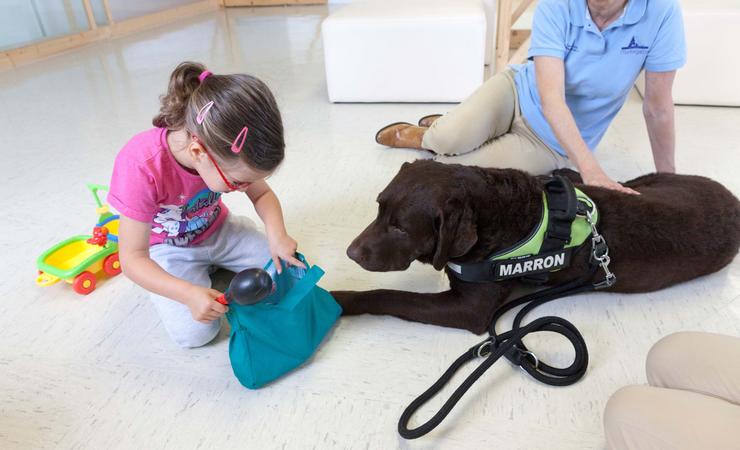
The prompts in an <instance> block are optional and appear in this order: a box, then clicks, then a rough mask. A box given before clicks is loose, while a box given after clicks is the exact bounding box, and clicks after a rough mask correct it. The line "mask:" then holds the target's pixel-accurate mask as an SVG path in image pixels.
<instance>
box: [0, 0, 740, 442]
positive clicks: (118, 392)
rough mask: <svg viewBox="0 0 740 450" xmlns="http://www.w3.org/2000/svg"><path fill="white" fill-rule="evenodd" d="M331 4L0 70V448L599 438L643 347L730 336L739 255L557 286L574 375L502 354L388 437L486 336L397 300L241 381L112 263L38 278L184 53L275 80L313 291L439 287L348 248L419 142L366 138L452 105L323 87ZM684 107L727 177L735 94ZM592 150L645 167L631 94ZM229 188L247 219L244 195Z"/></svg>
mask: <svg viewBox="0 0 740 450" xmlns="http://www.w3.org/2000/svg"><path fill="white" fill-rule="evenodd" d="M325 14H326V7H303V8H265V9H256V10H249V9H241V10H228V11H227V12H226V13H224V12H215V13H212V14H209V15H205V16H202V17H199V18H197V19H194V20H190V21H187V22H185V23H180V24H177V25H172V26H168V27H165V28H163V29H161V30H158V31H151V32H145V33H140V34H138V35H136V36H133V37H128V38H124V39H119V40H115V41H111V42H105V43H100V44H96V45H93V46H90V47H86V48H84V49H82V50H79V51H76V52H72V53H67V54H65V55H62V56H58V57H55V58H53V59H49V60H46V61H43V62H40V63H37V64H34V65H30V66H26V67H23V68H21V69H18V70H15V71H11V72H4V73H0V140H1V142H2V147H1V149H0V152H1V153H0V154H1V155H2V158H1V161H2V173H3V177H2V179H0V188H1V190H2V191H3V192H5V193H6V195H7V196H8V198H9V199H10V200H8V201H9V202H11V204H10V205H8V209H7V212H6V216H5V219H4V220H3V221H2V225H1V227H2V228H1V229H2V232H1V233H0V254H2V255H3V257H2V259H0V273H2V284H1V285H0V448H2V449H11V448H18V449H29V448H90V449H102V448H177V449H180V448H253V449H269V448H291V449H294V448H301V449H302V448H319V449H326V448H372V449H389V448H430V449H431V448H445V449H448V448H451V449H455V448H460V449H479V448H505V449H576V448H578V449H582V448H583V449H585V448H589V449H590V448H603V447H604V446H605V442H604V438H603V433H602V422H601V419H602V412H603V409H604V405H605V403H606V401H607V399H608V398H609V395H610V394H611V393H612V392H614V391H615V390H616V389H617V388H619V387H620V386H623V385H626V384H630V383H643V382H644V381H645V375H644V368H643V367H644V358H645V354H646V352H647V350H648V349H649V347H650V345H651V344H652V343H653V342H655V341H656V340H657V339H659V338H660V337H661V336H664V335H666V334H668V333H671V332H674V331H678V330H707V331H715V332H723V333H729V334H733V335H738V334H740V260H737V261H735V263H733V264H732V265H731V266H730V267H729V268H726V269H725V270H723V271H721V272H720V273H717V274H714V275H711V276H708V277H705V278H703V279H699V280H695V281H693V282H690V283H686V284H683V285H681V286H677V287H674V288H672V289H668V290H665V291H662V292H657V293H653V294H646V295H608V294H594V295H587V296H580V297H577V298H572V299H565V300H561V301H558V302H556V303H555V304H552V305H551V306H547V307H543V308H542V311H540V313H541V314H545V313H556V314H560V315H563V316H564V317H566V318H568V319H570V320H572V321H573V322H574V323H575V324H576V325H577V326H578V327H580V329H581V331H582V332H583V334H584V335H585V338H586V340H587V342H588V344H589V350H590V352H591V363H590V367H589V373H588V374H587V376H586V377H585V379H584V380H583V381H581V382H580V383H578V384H576V385H574V386H571V387H567V388H552V387H547V386H543V385H540V384H537V383H536V382H534V381H532V380H530V379H528V378H527V377H525V376H524V375H523V374H522V373H520V371H517V370H513V369H511V367H509V366H508V365H507V364H506V363H503V362H502V363H501V364H500V365H499V367H496V368H494V369H492V370H491V371H489V373H488V374H486V376H485V377H484V379H483V380H482V381H481V382H479V383H478V384H477V385H476V386H475V387H474V388H473V389H472V390H471V392H470V393H469V394H468V395H467V396H465V397H464V398H463V400H462V401H461V402H460V404H459V405H458V407H457V408H456V410H455V411H454V412H453V413H452V414H451V415H450V417H449V418H448V419H447V421H446V422H445V423H444V424H443V425H442V426H441V427H440V428H439V429H438V430H436V431H434V432H433V433H431V434H430V435H428V436H427V437H425V438H422V439H419V440H417V441H413V442H406V441H404V440H402V439H401V438H399V437H398V435H397V434H396V423H397V420H398V417H399V415H400V414H401V412H402V411H403V409H404V408H405V406H406V405H407V404H408V403H409V402H410V401H411V400H412V399H413V398H414V397H415V396H416V395H417V394H419V393H420V392H421V391H423V390H425V389H426V388H427V387H428V386H429V385H430V384H431V383H432V382H433V381H434V380H435V379H436V377H437V376H438V375H439V374H440V373H441V372H442V371H443V370H444V369H445V368H446V367H447V365H448V364H449V363H450V362H451V361H452V360H453V359H454V358H455V357H457V356H458V355H459V354H460V353H461V352H463V351H464V350H465V349H467V348H468V347H469V346H470V345H472V344H473V343H475V342H477V341H479V340H480V338H479V337H477V336H473V335H471V334H470V333H468V332H464V331H457V330H451V329H444V328H438V327H433V326H425V325H419V324H413V323H409V322H404V321H401V320H398V319H395V318H390V317H369V316H363V317H353V318H349V319H342V320H341V321H340V323H339V325H338V327H337V328H336V330H335V332H334V334H333V336H332V338H331V340H329V341H328V342H327V343H326V344H325V345H324V346H323V347H322V348H321V350H320V351H319V353H318V354H317V356H316V357H315V359H314V360H313V362H312V363H311V364H310V365H308V366H307V367H305V368H303V369H301V370H299V371H298V372H296V373H294V374H292V375H291V376H289V377H287V378H285V379H283V380H281V381H279V382H278V383H275V384H274V385H272V386H270V387H268V388H265V389H262V390H259V391H249V390H247V389H244V388H242V387H241V386H240V385H239V384H238V382H237V381H236V380H235V378H234V377H233V375H232V374H231V368H230V366H229V362H228V355H227V349H228V342H227V340H226V339H225V337H224V336H222V337H221V338H220V340H219V341H218V342H217V343H215V344H213V345H209V346H207V347H205V348H201V349H197V350H189V351H185V350H180V349H178V348H176V347H175V346H174V345H173V344H172V343H171V342H170V341H169V340H168V338H167V336H166V335H165V332H164V330H163V329H162V327H161V325H160V324H159V321H158V319H157V315H156V313H155V311H154V309H153V308H152V307H151V306H150V305H149V304H148V302H147V300H146V295H145V293H144V292H143V291H142V290H141V289H139V288H137V287H135V286H134V285H133V284H132V283H131V282H130V281H128V280H126V279H125V278H123V277H119V278H116V279H113V280H111V281H109V282H106V283H104V284H102V285H100V286H99V287H98V289H97V290H96V291H95V292H93V293H92V294H91V295H89V296H88V297H86V298H83V297H80V296H78V295H77V294H75V293H73V292H72V290H71V289H70V287H69V286H67V285H62V284H59V285H55V286H52V287H48V288H39V287H36V286H35V285H34V283H33V280H34V277H35V273H36V272H35V259H36V257H37V256H38V254H40V253H41V252H42V251H43V250H44V249H46V248H48V247H50V246H51V245H53V244H54V243H56V242H58V241H60V240H61V239H63V238H66V237H68V236H71V235H75V234H80V233H87V232H89V230H90V228H91V227H92V225H93V223H94V221H95V212H94V205H93V203H92V199H91V197H90V195H89V194H88V192H87V190H86V189H85V183H86V182H100V183H107V182H108V178H109V176H110V171H111V167H112V163H113V158H114V155H115V154H116V152H117V151H118V149H119V148H120V147H121V145H122V144H124V143H125V142H126V140H127V139H128V138H129V137H130V136H131V135H132V134H134V133H136V132H138V131H139V130H142V129H145V128H147V127H149V126H150V119H151V117H152V116H153V115H154V113H155V112H156V110H157V96H158V95H159V94H160V93H161V92H162V91H163V90H164V88H165V86H166V82H167V77H168V75H169V73H170V71H171V69H172V68H173V67H174V66H175V65H176V64H177V63H178V62H180V61H182V60H186V59H192V60H198V61H203V62H205V63H206V64H207V65H208V66H209V67H210V68H212V69H213V70H214V71H215V72H221V73H223V72H237V71H239V72H250V73H252V74H255V75H257V76H259V77H261V78H263V79H264V80H266V81H267V82H268V84H269V85H270V86H271V87H272V88H273V90H274V91H275V92H276V94H277V97H278V100H279V103H280V105H281V108H282V112H283V117H284V121H285V126H286V130H287V142H288V151H287V159H286V162H285V164H284V167H283V168H282V169H281V171H280V172H279V174H278V175H276V176H274V177H273V178H272V180H271V184H272V186H273V188H274V189H275V191H276V192H277V193H278V194H279V196H280V198H281V199H282V202H283V204H284V207H285V210H286V216H287V224H288V227H289V230H290V232H291V233H292V234H293V235H294V236H295V237H296V238H297V239H298V241H299V244H300V248H301V250H302V251H303V252H304V253H305V254H306V255H307V256H308V258H309V259H310V260H311V261H313V262H314V263H316V264H318V265H320V266H322V267H323V268H324V269H325V270H326V272H327V275H326V277H325V278H324V280H323V281H322V283H321V284H322V285H323V286H324V287H325V288H328V289H366V288H375V287H393V288H401V289H407V290H423V291H434V290H438V289H441V288H442V287H443V279H442V277H441V275H440V274H438V273H435V272H434V271H433V270H432V269H431V268H429V267H422V266H420V265H414V266H413V267H412V268H411V269H410V270H409V271H407V272H405V273H388V274H374V273H369V272H365V271H363V270H361V269H360V267H359V266H357V265H355V264H354V263H352V262H351V261H350V260H349V259H348V258H347V257H346V256H345V254H344V250H345V248H346V246H347V244H348V243H349V242H350V240H351V239H352V238H353V237H354V236H355V235H356V234H357V233H359V232H360V231H361V230H362V229H363V228H364V226H365V225H366V224H367V223H368V222H369V221H370V220H371V219H372V218H373V217H374V215H375V203H374V199H375V196H376V194H377V193H378V192H379V191H380V190H381V189H382V188H383V187H384V186H385V184H386V183H387V182H388V181H389V180H390V178H391V177H392V176H393V175H394V174H395V172H396V171H397V169H398V167H399V166H400V164H401V162H403V161H407V160H412V159H414V158H416V157H417V155H416V153H414V152H412V151H402V150H386V149H384V148H381V147H379V146H377V145H376V144H375V143H374V142H373V135H374V132H375V131H376V129H377V128H378V127H379V126H381V125H383V124H385V123H387V122H391V121H396V120H408V121H413V120H416V118H418V117H419V116H421V115H424V114H428V113H434V112H444V111H445V110H447V109H448V108H450V105H395V104H376V105H349V104H348V105H331V104H329V103H328V102H327V101H326V86H325V84H324V78H323V61H322V54H323V52H322V46H321V40H320V34H319V29H320V28H319V26H320V22H321V19H322V17H324V16H325ZM677 124H678V156H677V160H678V167H679V170H680V171H681V172H685V173H694V174H701V175H706V176H710V177H713V178H715V179H717V180H719V181H721V182H723V183H725V184H726V185H727V186H728V187H729V188H730V189H732V191H733V192H735V193H736V194H739V193H740V178H739V177H738V176H737V170H738V168H740V127H739V126H738V124H740V109H729V108H699V107H679V108H678V109H677ZM598 157H599V159H600V160H601V161H602V162H603V164H604V166H605V167H606V168H607V170H608V172H609V173H611V174H613V175H614V176H615V177H617V178H619V179H628V178H631V177H634V176H637V175H640V174H643V173H645V172H648V171H650V170H651V169H652V161H651V156H650V151H649V145H648V139H647V134H646V131H645V127H644V125H643V121H642V118H641V103H640V99H639V97H638V96H637V95H636V94H633V95H631V96H630V99H629V101H628V103H627V104H626V105H625V107H624V110H623V111H622V113H621V114H620V115H619V117H618V118H617V119H616V121H615V123H614V125H613V127H612V128H611V130H610V131H609V133H608V134H607V136H606V138H605V139H604V141H603V143H602V145H601V147H600V148H599V151H598ZM677 201H680V199H677ZM226 202H227V203H228V204H229V206H230V207H231V208H232V210H233V211H234V212H235V213H238V214H245V215H248V216H251V217H256V216H255V213H254V212H253V211H252V210H251V209H250V205H249V204H248V203H247V202H246V201H244V200H243V199H242V198H241V197H240V196H238V195H236V194H232V195H230V196H227V198H226ZM531 346H533V347H534V348H535V349H537V352H538V354H539V355H540V356H541V358H544V359H545V360H549V361H555V362H557V361H563V362H564V361H565V360H566V359H567V358H568V356H569V354H568V351H567V350H566V349H565V344H564V342H562V341H560V340H557V341H556V342H555V343H553V342H544V340H541V339H532V342H531ZM559 351H562V352H561V353H558V352H559ZM440 404H441V399H440V400H437V401H434V402H431V403H430V404H429V405H428V407H427V408H425V409H424V412H423V415H424V417H428V416H429V414H431V411H432V408H436V407H438V406H439V405H440Z"/></svg>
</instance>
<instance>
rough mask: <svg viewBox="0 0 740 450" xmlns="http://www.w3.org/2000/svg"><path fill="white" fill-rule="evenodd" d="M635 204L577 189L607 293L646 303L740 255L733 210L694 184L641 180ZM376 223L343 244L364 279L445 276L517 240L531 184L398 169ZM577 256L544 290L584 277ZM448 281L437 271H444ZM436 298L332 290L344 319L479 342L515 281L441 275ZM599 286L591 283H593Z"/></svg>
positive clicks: (473, 173)
mask: <svg viewBox="0 0 740 450" xmlns="http://www.w3.org/2000/svg"><path fill="white" fill-rule="evenodd" d="M625 186H628V187H630V188H632V189H634V190H636V191H638V192H640V194H641V195H639V196H636V195H627V194H621V193H618V192H615V191H611V190H608V189H603V188H599V187H593V186H585V185H580V184H578V185H577V187H578V188H579V189H581V190H582V191H583V192H585V193H586V194H587V195H588V196H589V197H591V198H592V199H593V200H594V201H595V202H596V204H597V205H598V208H599V212H600V221H599V226H598V228H599V231H600V232H601V233H602V234H603V235H604V237H605V238H606V241H607V244H608V245H609V254H610V256H611V260H612V262H611V265H610V269H611V270H612V271H613V272H614V273H615V274H616V275H617V280H618V281H617V283H616V285H614V286H613V287H612V288H611V289H610V290H611V291H615V292H648V291H653V290H656V289H662V288H664V287H667V286H671V285H673V284H676V283H680V282H682V281H686V280H690V279H692V278H696V277H699V276H702V275H706V274H709V273H712V272H715V271H717V270H719V269H721V268H722V267H724V266H726V265H727V264H729V263H730V262H731V261H732V260H733V258H734V257H735V255H736V254H737V252H738V246H739V245H740V203H739V202H738V200H737V198H735V196H734V195H733V194H732V193H731V192H730V191H728V190H727V189H726V188H725V187H723V186H722V185H720V184H719V183H717V182H715V181H712V180H709V179H707V178H704V177H699V176H689V175H673V174H651V175H645V176H642V177H639V178H636V179H634V180H632V181H629V182H627V183H625ZM378 205H379V208H378V216H377V218H376V219H375V220H374V221H373V222H372V223H371V224H370V225H369V226H368V227H367V228H366V229H365V230H364V231H363V232H362V233H361V234H360V235H359V236H358V237H357V238H356V239H355V240H354V241H353V242H352V244H351V245H350V246H349V248H348V250H347V254H348V255H349V257H350V258H352V259H353V260H354V261H356V262H357V263H358V264H359V265H361V266H362V267H363V268H365V269H367V270H371V271H379V272H384V271H391V270H405V269H406V268H408V267H409V265H410V264H411V262H412V261H414V260H418V261H421V262H423V263H427V264H432V265H433V266H434V268H435V269H437V270H441V269H442V268H445V266H446V264H447V263H448V262H454V263H458V264H459V263H469V262H478V261H481V260H484V259H485V258H486V257H487V256H489V255H491V254H493V253H494V252H496V251H498V250H501V249H504V248H508V247H509V246H511V245H513V244H515V243H516V242H518V241H520V240H521V239H523V238H524V237H525V236H526V235H527V234H528V233H529V232H530V231H531V230H532V229H533V228H534V227H535V226H536V225H537V223H538V221H539V219H540V216H541V213H542V181H541V179H539V178H536V177H533V176H530V175H528V174H526V173H524V172H521V171H518V170H512V169H504V170H502V169H483V168H479V167H467V166H461V165H455V164H450V165H447V164H441V163H436V162H432V161H427V160H422V161H416V162H414V163H405V164H404V165H403V166H402V167H401V170H400V171H399V173H398V174H397V175H396V177H395V178H394V179H393V180H392V181H391V182H390V184H389V185H388V187H386V188H385V190H383V192H381V193H380V195H379V196H378ZM588 252H589V248H588V246H584V247H582V248H581V250H580V251H577V252H576V253H574V255H573V258H572V262H571V265H570V267H568V268H566V269H563V270H560V271H558V272H554V273H552V275H551V278H550V282H551V283H559V282H563V281H567V280H571V279H574V278H576V277H577V276H578V275H579V274H581V273H583V271H585V270H586V269H587V267H588V257H589V254H588ZM446 270H448V271H449V269H446ZM448 277H449V278H450V289H449V290H448V291H445V292H440V293H436V294H421V293H414V292H404V291H394V290H387V289H381V290H374V291H366V292H355V291H335V292H333V293H332V294H333V295H334V296H335V298H336V299H337V301H339V303H340V304H341V305H342V308H343V310H344V314H348V315H351V314H364V313H369V314H387V315H393V316H397V317H400V318H403V319H407V320H412V321H416V322H423V323H429V324H434V325H441V326H447V327H454V328H463V329H467V330H470V331H472V332H474V333H476V334H480V333H483V332H484V331H485V330H486V327H487V326H488V323H489V322H490V320H491V316H492V314H493V311H494V310H495V309H496V307H498V306H499V305H500V304H501V303H502V302H503V301H504V300H505V299H506V297H507V296H508V294H509V293H510V291H511V288H512V287H513V286H514V285H515V283H517V281H511V280H507V281H500V282H495V283H494V282H490V283H468V282H464V281H461V280H459V279H457V278H456V277H455V276H453V275H452V274H450V273H449V272H448ZM601 279H603V273H602V272H601V271H599V272H597V274H596V275H595V276H594V280H593V281H600V280H601Z"/></svg>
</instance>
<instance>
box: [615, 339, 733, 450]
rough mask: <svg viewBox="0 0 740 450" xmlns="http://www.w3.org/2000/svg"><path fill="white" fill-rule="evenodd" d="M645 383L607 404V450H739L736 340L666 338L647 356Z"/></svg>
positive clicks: (623, 389)
mask: <svg viewBox="0 0 740 450" xmlns="http://www.w3.org/2000/svg"><path fill="white" fill-rule="evenodd" d="M647 378H648V383H649V385H648V386H628V387H625V388H622V389H620V390H618V391H617V392H616V393H614V395H612V397H611V398H610V399H609V402H608V403H607V405H606V411H605V412H604V427H605V430H606V440H607V444H608V446H609V448H610V449H615V450H622V449H697V450H699V449H701V450H709V449H711V450H721V449H735V450H736V449H740V338H737V337H730V336H722V335H719V334H711V333H699V332H682V333H676V334H672V335H670V336H667V337H665V338H663V339H661V340H660V341H658V343H657V344H655V345H654V346H653V348H652V349H651V350H650V353H649V354H648V357H647Z"/></svg>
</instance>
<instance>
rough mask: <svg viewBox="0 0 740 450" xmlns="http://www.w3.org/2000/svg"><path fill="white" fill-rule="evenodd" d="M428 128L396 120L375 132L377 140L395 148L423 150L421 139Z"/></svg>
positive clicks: (381, 143)
mask: <svg viewBox="0 0 740 450" xmlns="http://www.w3.org/2000/svg"><path fill="white" fill-rule="evenodd" d="M425 131H426V128H421V127H417V126H414V125H412V124H410V123H408V122H396V123H392V124H390V125H386V126H384V127H383V128H381V129H380V130H378V132H377V133H376V134H375V142H377V143H378V144H380V145H385V146H387V147H394V148H415V149H419V150H423V148H422V147H421V140H422V138H423V137H424V132H425Z"/></svg>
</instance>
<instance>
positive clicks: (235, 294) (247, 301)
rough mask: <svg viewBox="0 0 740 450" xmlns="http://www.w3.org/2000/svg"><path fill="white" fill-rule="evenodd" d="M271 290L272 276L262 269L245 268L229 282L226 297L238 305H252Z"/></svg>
mask: <svg viewBox="0 0 740 450" xmlns="http://www.w3.org/2000/svg"><path fill="white" fill-rule="evenodd" d="M271 292H272V277H270V274H269V273H267V272H266V271H265V270H263V269H246V270H242V271H241V272H239V273H237V274H236V276H234V278H233V279H232V280H231V283H230V284H229V290H228V291H227V293H226V299H227V300H228V301H229V302H232V301H233V302H235V303H238V304H239V305H254V304H255V303H258V302H259V301H260V300H262V299H264V298H265V297H267V296H268V295H270V293H271Z"/></svg>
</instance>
